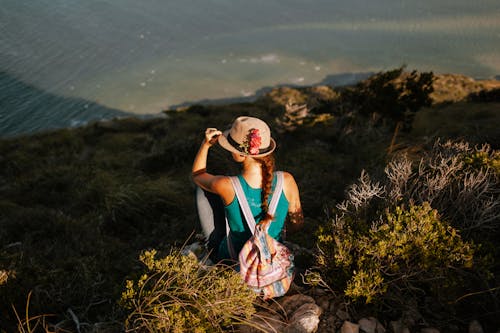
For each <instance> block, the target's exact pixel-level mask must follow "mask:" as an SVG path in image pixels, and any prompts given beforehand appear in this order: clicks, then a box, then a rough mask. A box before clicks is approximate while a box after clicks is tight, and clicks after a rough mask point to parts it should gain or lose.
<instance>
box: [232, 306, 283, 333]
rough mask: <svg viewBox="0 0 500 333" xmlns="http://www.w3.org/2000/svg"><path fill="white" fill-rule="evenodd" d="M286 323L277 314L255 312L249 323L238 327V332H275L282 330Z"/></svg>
mask: <svg viewBox="0 0 500 333" xmlns="http://www.w3.org/2000/svg"><path fill="white" fill-rule="evenodd" d="M285 326H286V323H285V322H284V321H283V320H282V318H281V317H280V316H279V315H278V314H272V313H269V312H265V311H259V312H257V313H255V314H254V315H253V316H252V318H251V319H250V323H249V324H247V325H242V326H240V327H239V329H238V332H239V333H276V332H283V330H284V328H285Z"/></svg>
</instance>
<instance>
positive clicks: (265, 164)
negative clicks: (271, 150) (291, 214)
mask: <svg viewBox="0 0 500 333" xmlns="http://www.w3.org/2000/svg"><path fill="white" fill-rule="evenodd" d="M256 161H257V162H259V163H260V167H261V170H262V185H261V187H262V195H261V202H262V203H261V208H262V216H263V218H262V219H261V221H260V223H267V222H270V221H272V220H273V218H274V217H273V216H272V215H270V214H269V212H268V211H269V203H268V199H269V196H270V195H271V189H272V188H271V187H272V184H273V172H274V157H273V155H272V154H270V155H266V156H264V157H261V158H258V159H256Z"/></svg>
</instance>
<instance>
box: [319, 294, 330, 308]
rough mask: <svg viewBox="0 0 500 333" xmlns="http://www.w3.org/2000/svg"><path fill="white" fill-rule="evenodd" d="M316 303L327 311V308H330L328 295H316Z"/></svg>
mask: <svg viewBox="0 0 500 333" xmlns="http://www.w3.org/2000/svg"><path fill="white" fill-rule="evenodd" d="M316 304H318V305H319V307H320V308H321V309H322V310H323V311H327V310H328V308H330V297H329V296H320V297H317V298H316Z"/></svg>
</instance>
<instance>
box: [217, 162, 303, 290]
mask: <svg viewBox="0 0 500 333" xmlns="http://www.w3.org/2000/svg"><path fill="white" fill-rule="evenodd" d="M276 175H277V182H276V186H275V189H274V192H273V195H272V197H271V202H270V204H269V214H270V215H274V213H275V212H276V208H277V206H278V201H279V198H280V196H281V192H282V191H283V173H282V172H280V171H278V172H276ZM231 182H232V184H233V188H234V191H235V193H236V196H237V198H238V201H239V204H240V207H241V210H242V212H243V216H244V217H245V220H246V223H247V224H248V227H249V228H250V231H252V237H250V239H249V240H248V241H247V242H246V243H245V244H244V245H243V248H242V249H241V251H240V253H239V254H238V261H239V270H240V275H241V277H242V278H243V280H244V281H245V283H246V284H247V285H248V287H250V288H251V289H253V290H254V291H255V292H256V293H258V294H261V295H262V296H263V298H264V299H269V298H273V297H279V296H283V295H285V294H286V292H287V291H288V289H289V288H290V285H291V283H292V281H293V278H294V267H295V266H294V263H293V259H294V258H293V254H292V253H291V251H290V250H289V249H288V248H287V247H286V246H285V245H283V244H281V243H280V242H278V241H277V240H276V239H274V238H272V237H271V236H270V235H269V234H268V232H267V231H268V229H269V226H270V224H271V223H272V222H271V223H267V224H266V225H262V224H258V225H257V224H256V223H255V219H254V217H253V214H252V212H251V210H250V206H249V205H248V201H247V199H246V197H245V194H244V192H243V189H242V187H241V183H240V180H239V178H238V177H231ZM226 223H227V221H226ZM227 230H228V231H227V234H228V235H227V236H228V237H227V239H228V248H229V252H230V253H231V256H233V258H235V257H236V256H235V255H234V248H233V246H232V243H231V241H230V239H229V226H227Z"/></svg>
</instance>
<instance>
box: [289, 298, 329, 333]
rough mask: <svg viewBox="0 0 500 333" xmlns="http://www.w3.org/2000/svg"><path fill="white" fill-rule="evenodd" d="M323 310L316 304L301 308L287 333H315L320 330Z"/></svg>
mask: <svg viewBox="0 0 500 333" xmlns="http://www.w3.org/2000/svg"><path fill="white" fill-rule="evenodd" d="M322 312H323V310H321V308H320V307H319V306H318V305H316V304H314V303H305V304H303V305H302V306H300V307H299V308H298V309H297V310H296V311H295V312H294V313H293V315H292V317H291V318H290V322H289V325H288V326H287V327H286V328H285V330H284V331H283V332H285V333H314V332H316V331H317V330H318V325H319V317H320V316H321V313H322Z"/></svg>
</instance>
